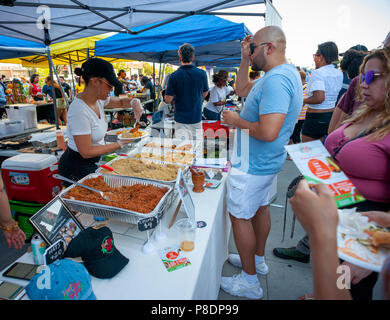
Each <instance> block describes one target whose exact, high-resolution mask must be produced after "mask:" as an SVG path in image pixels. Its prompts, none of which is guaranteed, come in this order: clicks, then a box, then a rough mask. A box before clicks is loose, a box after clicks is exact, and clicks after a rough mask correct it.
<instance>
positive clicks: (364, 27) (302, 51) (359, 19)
mask: <svg viewBox="0 0 390 320" xmlns="http://www.w3.org/2000/svg"><path fill="white" fill-rule="evenodd" d="M273 3H274V5H275V7H276V9H277V10H278V12H279V13H280V15H281V16H282V28H283V30H284V32H285V34H286V37H287V53H286V54H287V58H289V59H290V60H291V61H292V63H294V64H296V65H300V66H307V67H313V66H314V63H313V56H312V55H313V53H315V52H316V50H317V45H318V44H320V43H322V42H325V41H334V42H335V43H336V44H337V46H338V48H339V51H340V52H344V51H346V50H348V49H349V48H350V47H352V46H354V45H356V44H364V45H365V46H367V47H368V49H374V48H376V47H378V46H379V45H380V44H381V42H382V41H383V40H384V38H385V37H386V35H387V33H388V32H390V0H371V1H368V0H326V1H323V0H322V1H321V0H274V1H273ZM230 11H235V12H265V6H264V5H253V6H245V7H238V8H234V9H230ZM221 17H222V18H225V19H229V20H232V21H234V22H243V23H245V25H246V26H247V27H248V28H249V29H250V30H251V31H252V32H256V31H257V30H258V29H260V28H262V27H263V26H264V18H262V17H255V18H252V17H233V16H221Z"/></svg>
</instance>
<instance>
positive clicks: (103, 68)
mask: <svg viewBox="0 0 390 320" xmlns="http://www.w3.org/2000/svg"><path fill="white" fill-rule="evenodd" d="M81 71H82V72H83V73H84V74H86V75H88V77H89V78H91V77H101V78H106V79H107V81H108V82H109V83H110V84H111V85H112V86H114V87H116V86H122V85H123V84H122V83H121V82H120V81H119V80H118V78H117V77H116V75H115V71H114V67H113V66H112V64H111V63H110V62H108V61H106V60H103V59H100V58H91V59H88V60H87V61H85V62H84V63H83V64H82V65H81Z"/></svg>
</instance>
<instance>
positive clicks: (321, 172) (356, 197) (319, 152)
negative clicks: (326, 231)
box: [285, 140, 366, 208]
mask: <svg viewBox="0 0 390 320" xmlns="http://www.w3.org/2000/svg"><path fill="white" fill-rule="evenodd" d="M285 148H286V150H287V152H288V153H289V155H290V157H291V159H292V160H293V161H294V163H295V165H296V166H297V167H298V169H299V171H300V172H301V173H302V175H303V176H304V177H305V179H306V180H307V182H309V183H314V184H317V183H325V184H327V185H328V186H329V188H330V190H331V192H332V193H333V196H334V199H335V200H336V204H337V207H338V208H342V207H345V206H348V205H351V204H354V203H358V202H362V201H364V200H366V199H365V198H364V197H363V196H362V195H361V194H360V193H359V192H358V190H357V189H356V187H355V186H354V185H353V184H352V182H351V181H350V180H349V179H348V177H347V176H346V175H345V174H344V172H342V171H341V169H340V167H339V166H338V165H337V163H336V162H335V161H334V160H333V159H332V157H331V156H330V154H329V152H328V150H326V148H325V147H324V145H323V144H322V143H321V141H319V140H316V141H310V142H305V143H299V144H293V145H288V146H285Z"/></svg>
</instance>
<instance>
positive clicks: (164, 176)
mask: <svg viewBox="0 0 390 320" xmlns="http://www.w3.org/2000/svg"><path fill="white" fill-rule="evenodd" d="M106 165H107V166H109V167H111V168H112V169H114V170H115V172H112V171H109V170H107V169H104V168H100V167H99V168H98V169H97V170H96V173H103V174H113V175H121V176H127V177H134V178H139V179H143V180H148V181H153V182H158V183H166V184H175V183H176V177H177V172H178V171H179V168H180V169H181V170H182V171H183V172H184V173H185V172H187V171H188V170H189V167H188V166H184V165H177V164H171V163H167V162H163V161H158V160H153V159H134V158H129V157H122V156H119V157H116V158H115V159H113V160H111V161H109V162H107V163H106Z"/></svg>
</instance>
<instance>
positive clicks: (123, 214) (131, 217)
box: [60, 173, 174, 224]
mask: <svg viewBox="0 0 390 320" xmlns="http://www.w3.org/2000/svg"><path fill="white" fill-rule="evenodd" d="M99 176H102V177H103V178H104V182H105V183H106V184H107V185H108V186H110V187H112V188H116V187H122V186H132V185H135V184H143V185H145V186H148V185H152V186H155V187H159V188H167V189H168V190H167V192H166V193H165V195H164V196H163V197H162V198H161V200H160V201H159V203H158V204H157V206H156V207H155V208H154V209H153V211H152V212H150V213H140V212H135V211H131V210H127V209H122V208H117V207H112V206H107V205H102V204H98V203H93V202H86V201H80V200H74V199H67V198H65V197H64V196H65V195H66V194H67V193H68V192H69V191H70V190H71V189H72V188H74V187H75V185H71V186H70V187H68V188H66V189H65V190H63V191H62V192H61V194H60V197H61V199H62V200H63V201H64V202H65V203H66V205H67V206H68V207H69V208H70V209H71V210H74V211H78V212H82V213H87V214H92V215H94V216H98V217H103V218H113V219H116V220H120V221H123V222H128V223H132V224H137V223H138V222H139V221H140V220H142V219H145V218H150V217H155V216H157V217H162V214H163V213H164V211H165V209H167V208H168V207H169V206H170V204H171V203H172V197H173V194H174V193H173V186H170V185H167V184H161V183H157V182H152V181H147V180H144V179H137V178H131V177H125V176H118V175H111V174H110V175H106V174H101V173H92V174H89V175H87V176H86V177H84V178H82V179H81V180H79V181H78V182H79V183H83V182H84V181H85V180H87V179H90V178H97V177H99Z"/></svg>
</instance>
